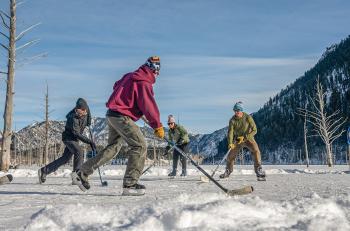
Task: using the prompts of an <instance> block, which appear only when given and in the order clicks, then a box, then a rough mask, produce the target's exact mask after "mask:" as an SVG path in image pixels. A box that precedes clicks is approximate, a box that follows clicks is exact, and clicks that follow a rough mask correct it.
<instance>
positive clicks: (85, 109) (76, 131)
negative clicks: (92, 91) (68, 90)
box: [38, 98, 96, 184]
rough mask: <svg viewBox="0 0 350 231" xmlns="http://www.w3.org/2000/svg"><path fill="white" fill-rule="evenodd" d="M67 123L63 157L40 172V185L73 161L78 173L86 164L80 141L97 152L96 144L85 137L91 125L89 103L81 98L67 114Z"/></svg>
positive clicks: (74, 169) (64, 134)
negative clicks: (51, 174) (86, 129)
mask: <svg viewBox="0 0 350 231" xmlns="http://www.w3.org/2000/svg"><path fill="white" fill-rule="evenodd" d="M66 118H67V122H66V126H65V129H64V131H63V133H62V141H63V143H64V144H65V145H66V147H65V149H64V152H63V154H62V156H61V157H60V158H58V159H56V160H55V161H53V162H51V163H49V164H48V165H46V166H44V167H42V168H40V169H39V170H38V176H39V183H40V184H42V183H44V182H45V181H46V175H49V174H50V173H52V172H54V171H56V170H57V169H58V168H59V167H60V166H62V165H64V164H66V163H68V161H69V160H70V159H71V158H72V156H74V159H73V171H76V170H78V169H79V168H80V166H81V165H82V164H83V162H84V152H83V150H82V149H81V147H80V146H79V141H82V142H83V143H86V144H89V145H90V146H91V149H92V150H96V145H95V143H94V142H93V141H92V140H90V139H89V138H87V137H86V136H84V135H83V132H84V129H85V128H86V127H88V126H90V125H91V114H90V109H89V106H88V104H87V102H86V101H85V100H84V99H82V98H79V99H78V100H77V102H76V105H75V107H74V108H73V109H72V110H71V111H70V112H69V113H68V114H67V116H66Z"/></svg>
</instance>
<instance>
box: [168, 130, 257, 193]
mask: <svg viewBox="0 0 350 231" xmlns="http://www.w3.org/2000/svg"><path fill="white" fill-rule="evenodd" d="M164 140H165V141H166V142H168V144H169V145H171V146H172V147H174V148H175V150H177V151H178V152H179V153H180V154H181V155H182V156H184V157H185V158H187V159H188V160H189V161H190V162H191V163H192V164H193V165H194V166H195V167H196V168H197V169H198V170H199V171H201V172H202V173H203V174H204V175H205V176H206V177H208V178H209V179H210V180H211V181H212V182H214V184H215V185H216V186H218V187H219V188H220V189H221V190H222V191H224V192H225V193H226V194H227V195H229V196H236V195H244V194H248V193H251V192H253V190H254V188H253V187H252V186H244V187H242V188H239V189H231V190H229V189H227V188H225V187H224V186H222V185H221V184H220V183H219V182H217V181H216V180H215V179H214V178H213V177H212V176H210V175H209V174H208V173H207V172H206V171H205V170H204V169H203V168H202V167H201V166H199V165H198V164H197V163H196V162H195V161H194V160H193V159H192V158H191V157H190V156H189V155H188V154H187V153H185V152H184V151H182V150H181V149H180V148H179V147H177V146H176V145H175V144H174V145H173V144H172V143H170V142H169V140H168V139H167V138H165V137H164Z"/></svg>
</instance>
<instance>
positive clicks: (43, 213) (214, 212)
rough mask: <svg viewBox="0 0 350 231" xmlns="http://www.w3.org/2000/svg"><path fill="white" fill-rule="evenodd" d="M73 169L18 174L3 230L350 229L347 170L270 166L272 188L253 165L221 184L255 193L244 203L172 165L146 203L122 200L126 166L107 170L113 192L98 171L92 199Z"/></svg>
mask: <svg viewBox="0 0 350 231" xmlns="http://www.w3.org/2000/svg"><path fill="white" fill-rule="evenodd" d="M214 167H215V166H204V168H205V169H207V170H209V169H213V168H214ZM67 168H69V167H65V168H63V169H60V170H58V171H57V172H56V174H52V175H50V176H49V177H48V178H47V182H46V183H45V184H43V185H39V184H38V183H37V176H35V175H36V169H34V168H27V169H17V170H13V171H11V172H12V174H14V176H15V178H14V181H13V182H12V183H11V184H6V185H2V186H0V208H1V209H0V230H350V184H349V182H350V175H349V174H348V167H347V166H337V167H334V168H327V167H324V166H312V167H311V168H310V169H308V170H306V168H304V167H303V166H264V168H265V169H266V172H267V181H266V182H257V181H256V177H255V175H253V170H252V169H253V167H252V166H236V168H235V172H234V173H233V175H232V176H231V177H230V178H229V179H225V180H221V181H220V183H221V184H223V185H224V186H225V187H226V188H229V189H234V188H238V187H241V186H244V185H252V186H253V187H254V188H255V191H254V192H253V193H252V194H249V195H246V196H237V197H227V196H226V195H225V194H223V193H222V192H221V191H220V190H219V189H218V188H217V187H216V186H215V185H214V184H212V183H200V181H199V173H198V172H197V171H196V170H195V169H194V168H193V166H190V171H189V172H190V176H189V177H187V178H180V177H177V178H175V179H172V180H171V179H168V177H167V176H166V174H167V173H168V172H169V170H170V168H169V166H164V167H158V166H157V167H154V168H152V172H150V173H149V174H148V175H145V176H143V177H142V179H141V183H143V184H145V185H146V187H147V191H146V195H145V196H142V197H122V196H121V191H122V190H121V186H122V176H123V174H124V169H125V166H108V167H103V168H102V169H101V170H102V172H103V173H104V175H103V177H104V179H105V180H107V181H108V187H101V186H100V182H99V179H98V175H97V174H96V173H97V172H95V174H94V175H93V177H92V178H91V184H92V188H91V189H90V190H89V191H88V192H86V193H83V192H81V191H80V190H79V189H78V187H77V186H73V185H71V180H70V178H69V173H70V170H68V169H67ZM180 170H181V168H180ZM222 171H223V167H221V169H220V172H222ZM217 174H219V172H218V173H217ZM217 176H218V175H216V177H217Z"/></svg>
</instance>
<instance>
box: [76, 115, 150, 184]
mask: <svg viewBox="0 0 350 231" xmlns="http://www.w3.org/2000/svg"><path fill="white" fill-rule="evenodd" d="M106 119H107V123H108V130H109V136H108V144H107V146H106V147H105V148H104V149H103V150H102V151H101V152H100V153H98V154H97V155H96V156H95V157H93V158H91V159H89V160H88V161H86V162H85V163H84V164H83V165H82V166H81V168H80V170H81V171H82V172H83V173H84V174H86V175H91V174H92V173H93V171H94V170H95V169H97V168H98V167H100V166H101V165H103V164H105V163H107V162H108V161H110V160H111V159H113V158H114V157H115V156H116V155H118V153H119V151H120V149H121V147H122V141H123V140H124V141H125V142H126V143H127V144H128V145H129V150H128V152H127V157H128V164H127V167H126V170H125V174H124V179H123V184H124V186H131V185H134V184H136V183H137V182H138V180H139V178H140V176H141V173H142V170H143V167H144V165H145V159H146V153H147V145H146V141H145V138H144V136H143V134H142V132H141V130H140V128H139V127H138V126H137V125H136V124H135V122H134V121H133V120H132V119H130V118H129V117H128V116H123V115H120V116H107V118H106Z"/></svg>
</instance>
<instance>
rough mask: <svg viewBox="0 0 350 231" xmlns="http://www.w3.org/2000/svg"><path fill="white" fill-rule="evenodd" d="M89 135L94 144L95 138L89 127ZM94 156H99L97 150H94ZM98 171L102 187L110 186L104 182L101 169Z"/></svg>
mask: <svg viewBox="0 0 350 231" xmlns="http://www.w3.org/2000/svg"><path fill="white" fill-rule="evenodd" d="M89 133H90V137H91V140H92V142H94V136H93V135H92V132H91V129H90V127H89ZM92 155H93V156H97V151H96V150H92ZM97 170H98V175H99V176H100V181H101V185H102V187H105V186H108V182H107V181H103V180H102V176H101V170H100V167H97Z"/></svg>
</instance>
